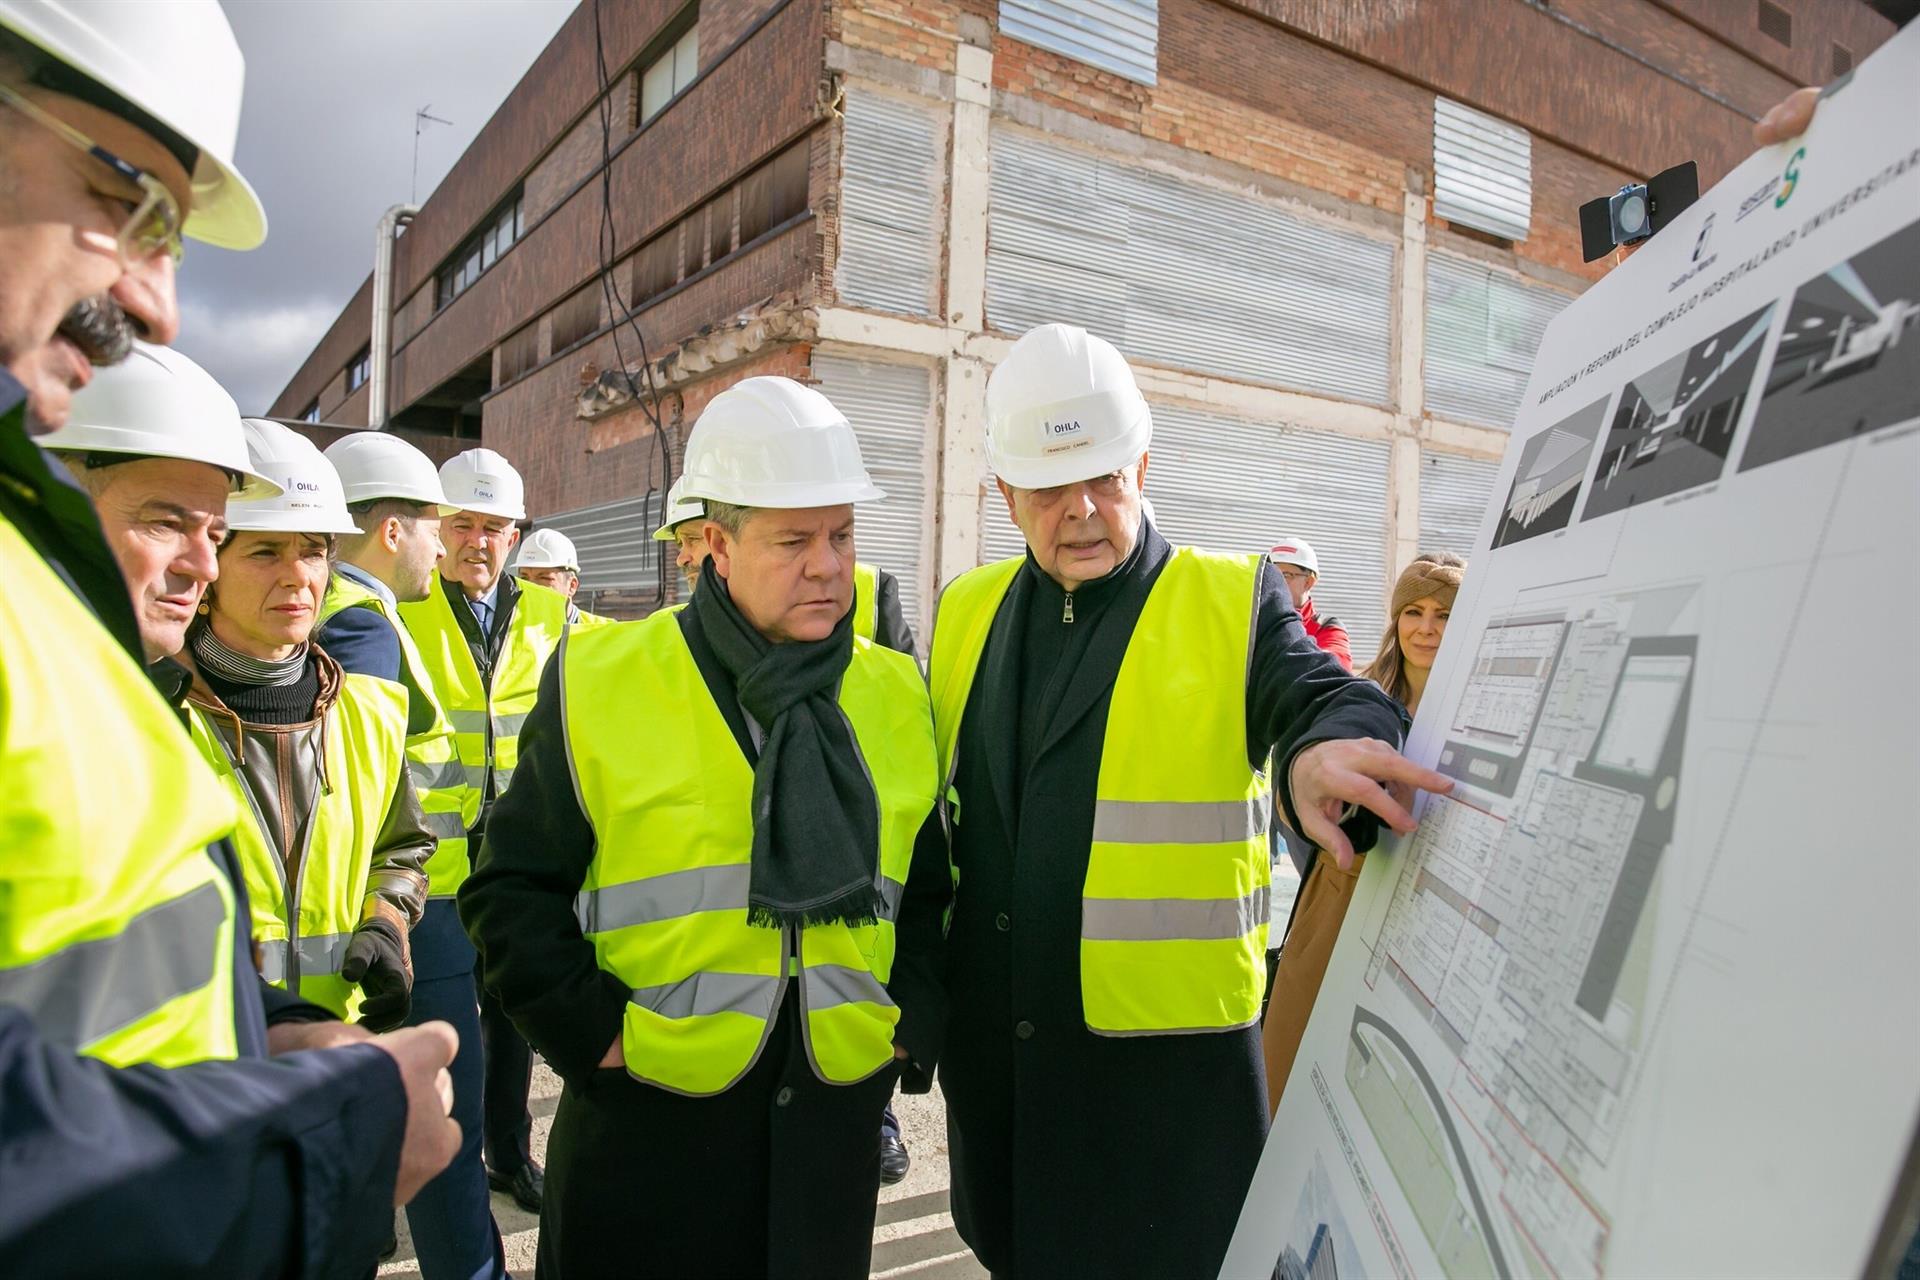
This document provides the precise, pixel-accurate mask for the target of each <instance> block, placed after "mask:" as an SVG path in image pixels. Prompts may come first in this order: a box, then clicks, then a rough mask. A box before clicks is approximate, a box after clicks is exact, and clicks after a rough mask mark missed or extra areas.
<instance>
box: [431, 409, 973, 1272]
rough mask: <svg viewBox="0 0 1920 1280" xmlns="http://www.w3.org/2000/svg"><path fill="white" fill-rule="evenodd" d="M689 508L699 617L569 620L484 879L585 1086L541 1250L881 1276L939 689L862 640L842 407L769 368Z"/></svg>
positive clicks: (545, 1023)
mask: <svg viewBox="0 0 1920 1280" xmlns="http://www.w3.org/2000/svg"><path fill="white" fill-rule="evenodd" d="M681 496H682V497H683V498H686V499H695V498H697V499H700V500H702V501H704V502H705V504H706V507H705V511H704V513H703V514H704V517H705V519H704V523H703V536H704V541H705V545H706V557H705V561H704V568H703V571H702V572H701V574H700V579H699V583H698V585H697V586H696V587H695V589H694V592H693V599H692V601H691V603H689V605H688V606H687V607H686V608H684V609H680V610H677V611H665V610H663V611H660V612H657V613H655V614H653V615H652V616H650V617H648V618H645V619H643V620H641V621H639V622H633V623H625V624H622V625H620V626H617V627H604V628H600V629H597V630H593V631H575V632H573V633H572V634H570V635H569V636H568V637H567V640H566V643H565V644H564V645H563V646H562V647H561V650H560V653H559V655H558V656H557V657H556V659H555V660H554V661H553V662H552V663H550V664H549V665H548V668H547V670H546V672H545V674H544V675H543V676H542V678H541V688H540V696H539V700H538V702H537V703H536V704H535V706H534V709H533V713H532V715H531V716H529V717H528V720H527V724H526V726H525V729H524V739H523V741H524V742H525V743H526V753H525V755H524V757H523V758H522V760H521V764H520V772H519V774H518V776H517V778H516V780H515V782H514V785H513V787H512V788H511V789H510V790H508V792H507V793H506V795H504V796H503V797H501V799H500V801H499V803H498V804H497V805H496V806H495V809H494V813H493V816H492V818H491V820H490V821H491V825H490V826H489V828H488V832H487V843H486V848H485V849H484V850H483V852H482V854H481V859H480V864H479V866H477V867H476V868H475V870H474V873H473V876H472V878H471V879H469V880H468V881H467V884H466V886H465V888H464V889H463V890H462V892H461V898H460V907H461V915H462V918H463V919H464V920H465V921H466V923H467V926H468V929H469V931H470V932H471V933H472V935H473V937H474V940H475V942H476V944H477V945H478V946H479V948H480V951H481V961H482V970H483V973H484V976H485V982H486V986H487V988H488V989H489V990H492V991H494V992H496V993H497V994H498V996H499V998H500V1001H501V1003H502V1004H503V1005H504V1006H505V1008H506V1009H507V1011H508V1012H509V1013H510V1014H511V1015H512V1016H513V1018H514V1020H515V1022H516V1023H517V1024H518V1025H519V1026H521V1027H522V1028H523V1029H524V1030H525V1031H526V1033H527V1037H528V1039H529V1040H530V1041H531V1042H532V1043H533V1044H534V1046H535V1047H536V1048H537V1049H539V1050H540V1052H541V1054H542V1055H543V1056H544V1057H545V1058H546V1059H547V1061H548V1062H549V1063H550V1064H552V1066H553V1067H554V1069H555V1070H556V1071H558V1072H559V1073H560V1076H561V1078H562V1079H563V1080H565V1081H566V1085H567V1088H566V1091H565V1093H564V1094H563V1096H562V1098H561V1101H560V1110H559V1112H558V1113H557V1114H556V1115H555V1117H554V1127H553V1134H552V1137H551V1140H550V1145H549V1147H548V1185H547V1200H546V1209H545V1213H544V1215H543V1217H542V1220H541V1226H542V1229H541V1240H540V1268H541V1271H542V1273H543V1274H545V1273H547V1272H549V1271H550V1272H552V1273H553V1274H555V1275H573V1274H579V1275H601V1274H611V1272H610V1270H609V1268H610V1267H612V1266H613V1264H612V1263H610V1262H609V1261H608V1260H609V1259H618V1260H619V1264H618V1268H616V1269H622V1270H625V1271H628V1272H632V1273H636V1274H648V1275H654V1274H658V1275H695V1274H697V1275H727V1276H755V1275H760V1276H765V1275H798V1274H807V1275H828V1276H848V1277H851V1276H864V1275H865V1274H867V1271H868V1269H869V1263H870V1260H871V1252H872V1241H873V1223H874V1210H875V1200H876V1193H877V1192H878V1189H879V1183H880V1172H881V1169H880V1148H879V1142H878V1141H877V1130H878V1128H879V1125H880V1113H881V1109H882V1107H883V1106H884V1105H885V1103H886V1100H887V1098H888V1096H889V1095H890V1093H891V1091H892V1088H893V1084H894V1081H895V1079H896V1078H897V1077H898V1076H899V1075H900V1074H901V1073H902V1072H908V1073H910V1074H911V1076H912V1077H913V1078H915V1079H916V1080H917V1081H918V1082H919V1086H920V1087H921V1088H923V1089H924V1088H925V1087H926V1083H927V1081H926V1079H925V1077H926V1072H927V1069H928V1068H930V1067H931V1066H932V1065H933V1056H934V1054H935V1053H936V1052H937V1037H938V1035H939V1029H938V1023H939V1003H940V999H939V993H938V983H937V980H936V979H935V978H934V976H933V968H934V965H933V958H934V953H935V952H936V951H937V950H938V947H939V939H940V917H941V912H942V911H943V909H944V906H945V902H946V900H947V895H948V893H949V892H950V889H951V881H950V878H949V875H948V871H947V868H946V865H945V862H944V859H943V858H941V857H940V856H939V854H938V849H937V846H928V847H933V848H934V856H933V857H932V858H931V859H923V860H922V861H921V862H920V863H919V864H917V865H916V864H914V863H913V850H914V847H915V840H916V837H917V836H919V835H921V833H922V831H923V827H924V826H925V825H926V824H927V822H928V819H929V811H930V809H931V806H932V803H933V797H934V794H935V793H936V792H937V791H938V790H939V780H938V778H937V776H936V757H935V749H934V743H933V736H932V723H931V718H930V716H929V715H928V712H927V699H926V686H925V684H924V683H923V682H922V680H921V678H920V674H919V668H918V667H917V666H916V665H915V663H914V661H913V659H912V658H910V657H908V656H906V655H904V654H900V653H895V652H891V651H889V650H886V649H883V648H880V647H879V646H877V645H874V644H872V643H870V642H868V641H866V640H864V639H861V638H859V637H856V636H855V634H854V631H853V623H852V610H851V607H850V606H851V604H852V595H853V577H854V510H855V506H856V504H858V503H861V502H865V501H870V500H873V499H877V498H879V497H880V496H881V491H880V489H879V488H878V486H876V485H875V484H874V483H873V481H872V479H871V477H870V476H869V475H868V474H867V470H866V467H865V465H864V464H863V462H862V460H861V456H860V447H859V443H858V441H857V440H856V438H855V436H854V432H853V428H852V426H851V425H850V424H849V423H848V422H847V420H846V418H845V417H844V416H843V415H842V414H841V413H840V412H839V411H838V410H837V409H836V408H835V407H834V406H833V405H832V403H831V402H829V401H828V400H827V398H826V397H825V396H823V395H821V394H820V393H819V392H817V391H815V390H813V389H811V388H808V387H804V386H802V385H800V384H799V383H797V382H794V381H792V380H790V379H787V378H773V377H761V378H749V379H746V380H745V381H743V382H740V383H738V384H736V385H734V386H733V387H731V388H729V389H727V390H726V391H724V392H722V393H721V394H720V395H718V396H716V397H714V399H713V400H712V401H711V402H710V403H709V404H708V406H707V408H706V410H705V412H703V413H702V414H701V416H700V419H699V421H698V422H697V423H696V424H695V426H694V429H693V433H692V435H691V437H690V439H689V440H688V442H687V453H686V471H685V475H684V478H683V483H682V486H681ZM649 725H651V726H658V727H661V728H662V729H664V731H665V733H666V737H665V738H663V739H661V740H660V741H659V742H658V743H657V744H656V747H655V749H650V750H647V751H635V750H633V749H632V745H633V742H634V741H635V738H634V735H635V733H636V732H638V731H640V729H641V727H643V726H649ZM935 831H936V833H937V828H935ZM936 838H937V835H936ZM910 867H911V875H910V874H909V870H910ZM663 885H664V886H670V888H669V889H668V890H667V891H665V892H664V895H663V893H661V892H656V889H657V888H658V887H659V886H663Z"/></svg>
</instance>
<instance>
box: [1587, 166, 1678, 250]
mask: <svg viewBox="0 0 1920 1280" xmlns="http://www.w3.org/2000/svg"><path fill="white" fill-rule="evenodd" d="M1699 198H1700V170H1699V168H1698V166H1696V165H1695V164H1694V163H1693V161H1691V160H1689V161H1687V162H1686V163H1685V164H1677V165H1675V166H1673V168H1671V169H1667V170H1665V171H1663V172H1661V173H1656V174H1654V175H1653V176H1652V177H1651V178H1648V179H1647V180H1646V181H1645V182H1636V183H1631V184H1629V185H1627V186H1624V187H1622V188H1620V189H1619V190H1618V191H1616V192H1614V193H1613V194H1612V195H1610V196H1598V197H1595V198H1594V199H1592V200H1589V201H1587V202H1586V203H1585V204H1583V205H1581V206H1580V250H1581V252H1582V253H1583V254H1585V255H1586V261H1588V262H1592V261H1593V260H1594V259H1595V258H1602V257H1605V256H1606V255H1607V254H1609V253H1612V252H1613V251H1614V250H1615V249H1617V248H1619V247H1620V246H1621V245H1623V244H1638V243H1639V242H1640V241H1642V240H1645V239H1647V238H1648V237H1649V236H1651V235H1652V234H1653V233H1654V232H1656V231H1658V230H1660V228H1662V227H1664V226H1666V225H1667V223H1669V222H1671V221H1672V220H1673V219H1675V218H1677V217H1679V216H1680V214H1682V213H1683V212H1685V211H1686V209H1687V206H1689V205H1691V204H1692V203H1693V202H1694V201H1696V200H1698V199H1699Z"/></svg>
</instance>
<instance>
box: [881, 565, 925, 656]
mask: <svg viewBox="0 0 1920 1280" xmlns="http://www.w3.org/2000/svg"><path fill="white" fill-rule="evenodd" d="M878 576H879V582H880V587H879V595H880V599H879V600H877V601H875V603H874V607H875V608H876V609H877V610H878V611H879V612H878V615H877V618H878V621H877V624H876V625H875V627H874V633H875V634H874V637H873V642H874V643H875V644H877V645H880V646H882V647H883V648H887V649H892V650H893V651H894V652H895V653H904V654H906V655H907V656H909V657H913V656H915V655H914V652H913V628H912V627H911V626H909V625H908V623H907V613H906V610H905V609H903V608H901V607H900V579H898V578H896V577H894V576H893V575H892V574H890V573H888V572H887V571H886V570H885V569H881V570H880V571H879V574H878Z"/></svg>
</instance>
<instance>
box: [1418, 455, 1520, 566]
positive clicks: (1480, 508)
mask: <svg viewBox="0 0 1920 1280" xmlns="http://www.w3.org/2000/svg"><path fill="white" fill-rule="evenodd" d="M1499 470H1500V464H1499V463H1497V462H1484V461H1482V460H1481V459H1479V458H1463V457H1461V456H1460V455H1459V454H1455V453H1433V452H1429V451H1425V450H1423V451H1422V452H1421V454H1420V537H1419V540H1418V546H1419V550H1421V551H1451V552H1453V553H1454V554H1455V555H1461V556H1464V555H1470V554H1472V552H1473V541H1474V539H1475V538H1477V537H1479V536H1480V520H1481V517H1483V516H1484V515H1486V512H1487V499H1488V498H1490V497H1491V496H1492V494H1493V479H1494V476H1495V475H1496V474H1498V472H1499Z"/></svg>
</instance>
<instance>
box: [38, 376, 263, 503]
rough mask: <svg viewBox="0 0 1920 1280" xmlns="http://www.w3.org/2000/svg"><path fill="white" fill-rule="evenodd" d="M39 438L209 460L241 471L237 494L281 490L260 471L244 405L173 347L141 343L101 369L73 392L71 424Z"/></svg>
mask: <svg viewBox="0 0 1920 1280" xmlns="http://www.w3.org/2000/svg"><path fill="white" fill-rule="evenodd" d="M40 444H41V445H42V446H43V447H45V448H48V449H59V450H63V451H65V452H68V453H126V454H135V455H138V456H142V457H150V458H178V459H180V460H181V461H183V462H204V463H206V464H207V465H208V466H210V467H218V468H220V469H221V470H222V471H225V472H228V473H230V474H232V475H236V476H238V477H240V479H241V485H240V487H239V489H238V490H237V491H236V492H235V494H234V496H235V497H239V498H259V497H266V496H268V495H271V494H275V493H278V492H280V486H279V485H278V484H276V483H274V482H273V481H272V480H270V479H268V478H267V477H265V476H263V475H261V474H260V473H259V472H258V471H256V470H255V469H254V466H253V461H252V459H251V458H250V457H249V456H248V453H247V438H246V435H245V433H244V432H243V431H242V430H241V427H240V406H239V405H237V404H235V403H234V402H233V397H232V396H230V395H228V394H227V391H226V388H225V387H222V386H221V385H220V384H219V383H217V382H215V381H214V380H213V375H212V374H210V373H208V372H207V371H206V370H205V369H202V368H201V367H200V366H199V365H197V364H195V363H194V362H193V361H191V360H189V359H188V358H187V357H185V356H183V355H181V354H180V353H179V352H178V351H175V350H174V349H173V348H172V347H156V346H154V345H152V344H151V343H146V342H135V343H134V344H133V351H132V352H131V353H130V354H129V355H128V356H127V358H126V359H125V360H122V361H121V362H120V363H119V364H116V365H109V366H107V367H106V368H104V369H97V370H95V371H94V375H93V380H92V381H90V382H88V383H87V385H86V386H84V387H82V388H80V390H78V391H76V392H74V393H73V409H72V411H71V412H70V413H68V415H67V424H66V425H65V426H64V427H61V428H60V429H59V430H58V431H54V432H50V433H48V434H47V435H44V436H41V437H40Z"/></svg>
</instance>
